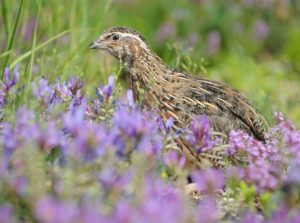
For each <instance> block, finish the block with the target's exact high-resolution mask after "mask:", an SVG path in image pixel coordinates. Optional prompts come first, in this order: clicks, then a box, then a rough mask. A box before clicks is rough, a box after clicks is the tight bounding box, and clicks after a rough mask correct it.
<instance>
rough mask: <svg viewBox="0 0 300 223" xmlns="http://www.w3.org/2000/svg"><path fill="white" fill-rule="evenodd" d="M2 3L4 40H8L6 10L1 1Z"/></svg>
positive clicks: (2, 0) (3, 1)
mask: <svg viewBox="0 0 300 223" xmlns="http://www.w3.org/2000/svg"><path fill="white" fill-rule="evenodd" d="M1 2H2V7H1V9H2V17H3V23H4V30H5V34H6V38H7V39H8V23H7V10H6V3H5V0H1Z"/></svg>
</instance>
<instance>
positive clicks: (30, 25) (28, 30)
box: [23, 18, 37, 42]
mask: <svg viewBox="0 0 300 223" xmlns="http://www.w3.org/2000/svg"><path fill="white" fill-rule="evenodd" d="M36 22H37V21H36V18H31V19H30V20H29V21H28V22H27V23H26V26H25V33H24V37H23V38H24V40H25V41H27V42H28V41H30V40H31V38H32V35H33V32H34V29H35V25H36Z"/></svg>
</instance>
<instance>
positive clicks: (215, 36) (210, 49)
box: [205, 31, 221, 54]
mask: <svg viewBox="0 0 300 223" xmlns="http://www.w3.org/2000/svg"><path fill="white" fill-rule="evenodd" d="M220 47H221V35H220V33H219V32H218V31H211V32H210V33H208V36H207V42H206V47H205V49H206V52H207V53H208V54H216V53H218V52H219V50H220Z"/></svg>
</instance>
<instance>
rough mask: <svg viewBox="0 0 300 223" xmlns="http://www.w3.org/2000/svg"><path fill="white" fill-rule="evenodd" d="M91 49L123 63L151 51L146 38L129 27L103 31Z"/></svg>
mask: <svg viewBox="0 0 300 223" xmlns="http://www.w3.org/2000/svg"><path fill="white" fill-rule="evenodd" d="M90 48H91V49H100V50H104V51H107V52H108V53H110V54H111V55H112V56H114V57H115V58H117V59H119V60H122V61H123V62H126V61H128V60H132V59H134V58H138V57H141V56H142V53H145V52H148V51H150V49H149V47H148V46H147V44H146V40H145V39H144V37H142V35H140V34H139V33H138V32H136V31H135V30H133V29H131V28H128V27H112V28H110V29H107V30H105V31H103V32H102V33H101V35H100V37H99V38H98V39H97V40H95V41H94V42H92V43H91V45H90Z"/></svg>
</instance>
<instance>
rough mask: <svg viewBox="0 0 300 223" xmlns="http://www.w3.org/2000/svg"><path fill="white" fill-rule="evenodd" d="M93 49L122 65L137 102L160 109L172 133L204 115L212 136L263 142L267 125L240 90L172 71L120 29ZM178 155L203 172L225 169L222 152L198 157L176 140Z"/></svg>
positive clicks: (134, 35)
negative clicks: (242, 135)
mask: <svg viewBox="0 0 300 223" xmlns="http://www.w3.org/2000/svg"><path fill="white" fill-rule="evenodd" d="M90 49H99V50H102V51H106V52H108V53H109V54H111V55H112V56H113V57H115V58H116V59H117V60H119V61H120V62H121V64H122V65H123V70H124V73H125V79H126V82H127V84H128V85H129V88H131V89H132V91H133V95H134V98H135V99H137V100H143V104H144V105H145V106H146V107H148V108H153V107H155V108H157V110H158V112H159V114H160V115H161V117H162V118H163V119H164V120H165V121H166V120H168V119H170V118H172V119H173V120H174V125H173V129H174V131H176V130H178V129H183V128H187V127H189V126H190V125H191V121H192V120H193V118H195V117H196V116H199V115H205V116H206V117H207V118H208V120H209V124H210V126H211V128H212V130H213V131H214V132H218V133H220V135H223V136H224V135H225V136H226V137H227V138H228V135H229V133H230V131H231V130H242V131H244V132H246V133H248V134H249V135H251V136H253V137H255V138H256V139H258V140H260V141H264V139H265V138H264V134H265V132H266V131H267V123H266V121H265V119H264V118H263V116H262V115H261V114H260V113H259V112H258V111H257V110H256V109H255V108H254V107H253V106H252V105H251V104H250V102H249V101H248V100H247V99H246V98H245V97H244V96H243V95H242V94H241V93H239V92H238V91H237V90H235V89H233V88H231V87H230V86H229V85H226V84H223V83H221V82H217V81H213V80H208V79H205V78H203V77H200V76H198V75H193V74H189V73H186V72H181V71H178V70H176V69H173V68H170V67H169V66H168V65H167V64H166V63H164V61H163V60H162V59H161V58H160V57H159V56H158V55H157V54H156V53H155V52H153V50H151V48H150V46H149V44H148V43H147V41H146V39H145V38H144V37H143V36H142V35H141V34H140V33H139V32H138V31H136V30H134V29H132V28H129V27H123V26H116V27H111V28H109V29H106V30H104V31H103V32H102V33H101V34H100V37H99V38H97V39H96V40H95V41H93V42H92V43H91V44H90ZM176 144H177V145H178V147H179V148H180V151H182V152H183V154H184V155H185V156H186V157H187V158H188V160H190V161H191V162H192V163H194V164H196V165H197V166H198V167H199V168H202V169H204V168H207V167H216V168H218V167H223V166H224V165H225V162H224V159H225V158H224V149H219V150H218V149H215V150H214V149H212V150H209V151H207V152H204V153H201V154H199V153H197V152H196V151H195V150H194V149H193V148H191V146H190V145H189V144H188V143H187V142H186V139H185V138H184V137H180V138H179V139H177V140H176Z"/></svg>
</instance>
